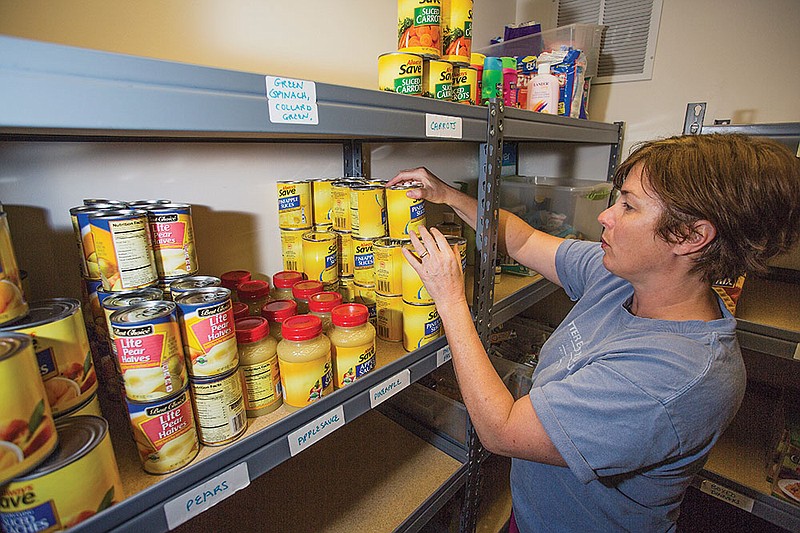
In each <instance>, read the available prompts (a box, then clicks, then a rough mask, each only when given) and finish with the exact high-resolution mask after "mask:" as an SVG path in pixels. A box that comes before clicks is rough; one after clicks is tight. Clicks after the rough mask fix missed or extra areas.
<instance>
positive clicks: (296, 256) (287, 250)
mask: <svg viewBox="0 0 800 533" xmlns="http://www.w3.org/2000/svg"><path fill="white" fill-rule="evenodd" d="M305 233H308V230H306V229H282V230H281V251H282V253H283V269H284V270H294V271H297V272H303V235H304V234H305Z"/></svg>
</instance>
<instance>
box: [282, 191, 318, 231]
mask: <svg viewBox="0 0 800 533" xmlns="http://www.w3.org/2000/svg"><path fill="white" fill-rule="evenodd" d="M311 216H312V212H311V184H310V183H309V182H307V181H279V182H278V226H279V227H280V228H281V229H306V228H310V227H311V224H312V222H311Z"/></svg>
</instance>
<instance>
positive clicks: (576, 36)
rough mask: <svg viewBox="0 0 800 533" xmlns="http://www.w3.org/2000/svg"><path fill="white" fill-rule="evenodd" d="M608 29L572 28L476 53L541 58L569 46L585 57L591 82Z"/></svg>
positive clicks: (573, 26)
mask: <svg viewBox="0 0 800 533" xmlns="http://www.w3.org/2000/svg"><path fill="white" fill-rule="evenodd" d="M605 28H606V27H605V26H603V25H601V24H569V25H567V26H561V27H560V28H554V29H552V30H545V31H543V32H541V33H534V34H533V35H526V36H525V37H520V38H518V39H511V40H510V41H505V42H502V43H498V44H493V45H491V46H487V47H485V48H482V49H480V50H475V51H476V52H479V53H481V54H484V55H487V56H494V57H502V56H512V57H513V56H529V55H535V56H538V55H539V54H541V53H542V52H548V51H550V50H560V49H561V46H568V47H572V48H575V49H578V50H581V51H582V52H583V53H584V54H586V77H587V78H591V77H593V76H595V75H597V63H598V61H599V59H600V45H601V42H602V39H603V30H604V29H605Z"/></svg>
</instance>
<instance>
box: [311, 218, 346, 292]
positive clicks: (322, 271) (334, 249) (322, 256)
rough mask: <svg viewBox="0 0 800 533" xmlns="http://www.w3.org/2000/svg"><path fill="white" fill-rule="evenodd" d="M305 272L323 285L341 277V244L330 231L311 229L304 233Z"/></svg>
mask: <svg viewBox="0 0 800 533" xmlns="http://www.w3.org/2000/svg"><path fill="white" fill-rule="evenodd" d="M303 272H305V274H306V277H307V278H308V279H312V280H316V281H321V282H322V283H323V285H329V284H331V283H335V282H336V281H337V280H338V279H339V245H338V244H337V238H336V234H335V233H333V232H330V231H310V232H308V233H306V234H304V235H303Z"/></svg>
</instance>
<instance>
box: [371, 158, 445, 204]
mask: <svg viewBox="0 0 800 533" xmlns="http://www.w3.org/2000/svg"><path fill="white" fill-rule="evenodd" d="M407 183H421V184H422V187H419V188H414V189H409V190H408V192H407V193H406V195H407V196H408V197H409V198H422V199H424V200H427V201H429V202H433V203H435V204H447V203H450V202H449V201H448V200H449V196H448V195H449V194H450V193H451V192H453V191H455V189H453V188H452V187H450V186H449V185H447V184H446V183H445V182H443V181H442V180H440V179H439V178H437V177H436V176H435V175H434V174H433V173H432V172H431V171H430V170H428V169H427V168H425V167H419V168H415V169H411V170H403V171H401V172H400V173H399V174H397V176H395V177H394V178H392V179H390V180H389V181H388V183H387V184H386V186H387V187H392V186H394V185H403V184H407Z"/></svg>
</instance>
